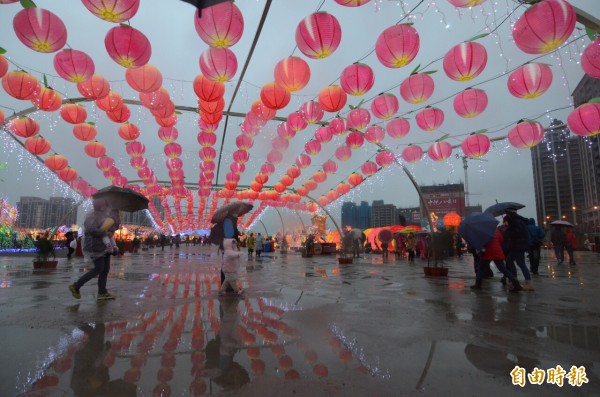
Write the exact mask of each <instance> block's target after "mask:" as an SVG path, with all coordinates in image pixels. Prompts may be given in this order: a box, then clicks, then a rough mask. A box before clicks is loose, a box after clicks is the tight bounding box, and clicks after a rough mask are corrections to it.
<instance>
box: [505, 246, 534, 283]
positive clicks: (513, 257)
mask: <svg viewBox="0 0 600 397" xmlns="http://www.w3.org/2000/svg"><path fill="white" fill-rule="evenodd" d="M515 262H516V264H517V266H519V268H520V269H521V272H522V273H523V276H524V277H525V280H531V274H529V269H527V266H526V265H525V251H517V250H511V251H509V252H508V255H507V256H506V267H507V268H508V271H509V272H511V273H512V274H513V275H514V276H515V277H517V267H516V266H515Z"/></svg>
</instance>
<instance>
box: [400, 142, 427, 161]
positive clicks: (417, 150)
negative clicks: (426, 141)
mask: <svg viewBox="0 0 600 397" xmlns="http://www.w3.org/2000/svg"><path fill="white" fill-rule="evenodd" d="M421 157H423V149H421V147H420V146H416V145H408V146H407V147H406V148H404V150H403V151H402V158H403V159H404V161H406V162H408V163H416V162H417V161H419V160H421Z"/></svg>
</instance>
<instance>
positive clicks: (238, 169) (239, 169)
mask: <svg viewBox="0 0 600 397" xmlns="http://www.w3.org/2000/svg"><path fill="white" fill-rule="evenodd" d="M229 169H230V170H231V172H233V173H235V174H238V175H240V174H242V173H244V171H246V165H245V164H240V163H232V164H231V165H230V166H229Z"/></svg>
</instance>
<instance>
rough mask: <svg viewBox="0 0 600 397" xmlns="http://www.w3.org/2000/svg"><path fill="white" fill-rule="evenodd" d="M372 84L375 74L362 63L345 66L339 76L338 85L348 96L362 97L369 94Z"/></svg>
mask: <svg viewBox="0 0 600 397" xmlns="http://www.w3.org/2000/svg"><path fill="white" fill-rule="evenodd" d="M374 83H375V73H373V69H371V67H370V66H369V65H365V64H364V63H354V64H352V65H350V66H347V67H346V68H344V70H342V74H341V75H340V84H341V86H342V89H343V90H344V91H345V92H346V93H347V94H348V95H353V96H360V95H364V94H366V93H367V92H369V90H370V89H371V88H372V87H373V84H374Z"/></svg>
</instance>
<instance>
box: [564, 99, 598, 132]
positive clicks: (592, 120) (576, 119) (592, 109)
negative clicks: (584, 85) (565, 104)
mask: <svg viewBox="0 0 600 397" xmlns="http://www.w3.org/2000/svg"><path fill="white" fill-rule="evenodd" d="M567 124H568V125H569V128H570V129H571V131H572V132H573V133H574V134H577V135H579V136H596V135H598V134H600V103H598V102H590V103H584V104H583V105H581V106H579V107H578V108H577V109H575V110H573V111H572V112H571V113H570V114H569V117H568V118H567Z"/></svg>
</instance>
